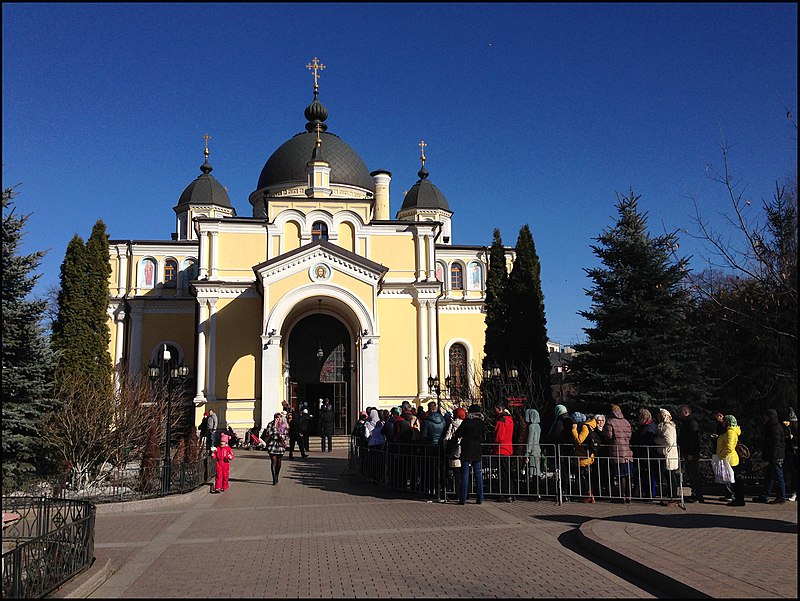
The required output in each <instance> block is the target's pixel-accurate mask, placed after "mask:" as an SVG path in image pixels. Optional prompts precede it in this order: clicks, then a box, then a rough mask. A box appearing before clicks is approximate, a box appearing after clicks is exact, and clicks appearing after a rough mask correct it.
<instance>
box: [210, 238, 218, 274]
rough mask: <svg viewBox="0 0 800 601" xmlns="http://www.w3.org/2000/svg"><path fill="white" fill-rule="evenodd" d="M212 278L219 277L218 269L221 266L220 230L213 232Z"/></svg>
mask: <svg viewBox="0 0 800 601" xmlns="http://www.w3.org/2000/svg"><path fill="white" fill-rule="evenodd" d="M209 263H210V264H211V279H212V280H216V279H217V269H218V268H219V232H211V257H210V261H209Z"/></svg>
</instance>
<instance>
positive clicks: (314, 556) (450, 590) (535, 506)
mask: <svg viewBox="0 0 800 601" xmlns="http://www.w3.org/2000/svg"><path fill="white" fill-rule="evenodd" d="M345 458H346V453H345V452H344V451H339V450H334V452H333V453H330V454H327V453H326V454H325V455H324V456H323V455H321V454H314V453H312V454H311V456H310V457H309V458H308V459H295V460H294V461H288V460H285V461H284V463H283V466H284V467H283V470H282V472H281V481H280V482H279V484H278V485H277V486H273V485H272V484H271V478H270V477H269V459H268V457H267V455H266V454H263V453H257V452H243V451H240V452H239V453H237V458H236V460H235V461H234V462H233V464H232V473H231V488H230V490H229V491H228V492H226V493H224V494H221V495H202V494H200V495H195V496H193V497H192V498H191V499H190V500H187V501H186V502H183V501H182V502H180V503H179V504H174V505H167V506H160V507H155V508H153V509H152V510H148V509H141V510H136V511H128V512H125V513H116V514H114V513H103V514H101V515H98V516H97V524H96V532H97V533H96V541H97V545H96V547H97V551H96V556H97V557H98V560H99V559H101V558H102V559H103V560H104V561H105V562H108V561H110V562H111V564H112V569H113V574H112V575H111V577H110V578H108V580H107V581H106V582H104V583H102V584H101V585H100V586H99V587H98V588H97V589H96V590H95V591H94V592H93V593H92V595H91V596H92V597H95V598H100V597H143V598H144V597H179V598H185V597H202V598H205V597H207V596H208V594H209V591H226V596H231V595H233V596H234V597H288V598H356V597H379V598H398V597H411V598H463V597H471V598H523V597H524V598H531V597H565V598H566V597H569V598H573V597H575V596H579V597H593V598H618V597H624V598H631V597H650V596H652V595H650V594H649V593H648V592H647V591H645V590H642V589H640V588H638V587H637V586H635V584H632V582H635V580H630V581H629V580H628V579H623V578H621V577H620V576H618V575H617V573H614V572H610V571H608V570H607V569H605V568H604V567H602V566H601V565H599V564H598V563H594V562H593V561H591V558H590V557H587V556H584V555H581V554H578V553H575V552H573V551H572V550H570V549H569V548H567V547H566V546H564V545H563V544H562V543H561V542H560V541H559V537H560V536H561V535H562V534H566V533H569V532H575V531H576V528H577V527H578V526H580V525H581V524H584V523H589V522H590V521H592V520H595V521H597V520H602V521H603V523H604V524H612V526H613V528H615V530H614V532H615V533H619V534H614V536H615V537H617V538H619V537H621V538H620V540H622V541H623V543H624V542H627V543H629V544H630V546H631V548H632V549H634V551H637V552H640V550H641V548H642V545H647V544H649V541H650V540H651V539H652V537H653V535H654V533H658V534H660V535H662V539H661V540H662V543H661V544H662V545H663V546H665V547H666V550H660V551H659V552H660V553H661V552H664V553H666V552H671V551H674V550H679V551H680V553H679V555H680V556H681V557H683V558H687V557H688V558H689V559H691V558H692V557H694V555H693V554H692V551H693V549H696V550H697V553H702V554H706V555H708V554H711V553H713V552H714V550H715V549H716V548H717V547H716V544H715V542H714V541H717V543H718V544H726V543H727V544H729V545H731V546H732V545H733V544H734V541H736V540H737V538H736V537H737V536H739V535H740V534H741V532H740V530H735V529H733V528H731V527H726V526H724V525H723V524H722V523H714V524H711V525H710V526H709V527H705V526H704V525H703V524H702V523H699V522H695V523H691V524H689V523H687V525H686V526H685V527H676V526H675V524H673V525H671V526H670V525H663V524H659V523H658V520H674V519H675V512H676V510H675V509H673V508H661V507H654V506H650V505H636V504H632V505H612V504H609V503H597V504H595V505H583V504H579V503H568V504H564V505H563V506H557V505H554V504H553V503H552V501H548V500H542V501H538V502H533V501H522V500H521V501H518V502H517V503H512V504H506V503H494V502H492V501H490V500H487V502H485V503H484V504H483V505H481V506H477V505H474V504H468V505H467V506H459V505H457V504H454V503H447V504H442V503H426V502H424V500H422V499H420V498H417V497H413V496H410V495H408V494H405V493H397V492H394V491H389V490H386V489H383V488H381V487H378V486H376V485H373V484H371V483H368V482H365V481H363V480H362V479H361V478H359V477H357V476H356V477H353V476H349V475H347V474H346V472H347V470H346V461H345ZM788 505H789V504H787V505H786V506H781V507H779V508H773V507H767V506H762V507H763V509H770V510H773V509H778V510H784V508H787V509H789V507H788ZM695 507H700V506H697V505H695V506H690V510H689V511H688V512H682V515H683V517H686V516H688V515H690V514H693V513H696V511H697V510H695ZM725 509H729V508H725ZM744 509H746V510H748V513H749V510H750V509H751V506H747V507H746V508H744ZM678 511H679V510H678ZM699 511H700V512H701V513H702V512H708V511H709V510H708V505H706V506H702V508H701V509H700V510H699ZM753 511H760V510H759V509H754V510H753ZM773 513H775V514H776V512H773ZM784 513H785V514H787V515H788V514H789V513H791V512H790V511H784ZM770 515H772V513H771V514H770ZM641 516H644V517H643V518H642V517H641ZM701 517H703V516H702V515H701ZM706 517H707V516H706ZM707 519H708V518H707ZM713 519H716V520H720V519H721V518H720V517H719V516H718V517H716V518H713ZM773 522H774V521H773ZM773 522H769V525H771V526H772V529H773V530H775V529H778V526H776V525H775V523H773ZM787 523H789V524H791V520H789V522H787ZM793 523H794V534H793V535H790V536H793V537H794V539H795V542H796V523H797V521H796V516H795V518H794V522H793ZM765 524H767V522H764V523H763V524H762V525H765ZM758 525H759V522H757V521H753V522H752V523H749V526H750V527H751V528H752V529H751V530H748V531H747V533H746V534H745V536H744V539H745V540H746V541H747V544H749V545H751V548H752V549H754V550H756V549H757V550H758V553H761V554H765V553H766V552H767V550H769V549H770V547H774V546H775V545H778V546H780V545H783V544H784V543H783V540H784V538H786V536H787V533H785V532H783V531H780V532H767V533H766V534H767V535H768V536H765V537H760V536H759V535H760V534H764V533H762V532H761V531H760V530H758V528H757V526H758ZM773 535H774V536H773ZM618 546H620V547H622V546H624V544H622V543H620V544H618ZM781 548H782V547H781ZM722 557H723V561H728V562H732V565H735V562H734V560H735V553H730V552H727V551H726V552H725V553H724V555H723V556H722ZM788 557H789V558H790V559H791V557H792V556H791V554H790V553H789V554H788ZM793 557H794V562H795V570H796V549H795V551H794V556H793ZM702 561H705V560H701V562H702ZM675 563H676V565H678V562H675ZM99 564H100V561H97V562H96V563H95V566H98V565H99ZM95 569H96V568H95V567H94V566H93V568H92V569H90V570H88V571H87V572H86V573H84V574H83V575H81V576H79V577H78V578H76V579H75V581H76V582H72V583H70V584H69V585H67V586H66V587H63V589H62V590H61V591H59V592H58V595H59V596H68V595H69V591H70V589H72V590H75V589H76V588H77V586H79V584H80V581H82V580H86V579H88V578H91V577H92V574H91V572H92V571H93V570H95ZM729 571H730V572H734V571H735V568H731V570H729ZM720 573H721V575H722V576H723V577H728V576H729V575H730V574H728V572H720ZM764 573H765V574H769V572H768V571H766V570H765V572H764ZM569 574H579V575H580V578H581V580H585V581H589V582H592V583H593V584H592V587H576V586H575V584H574V579H571V578H565V575H569ZM498 575H500V576H498ZM793 578H794V579H793V582H794V589H795V592H796V572H795V574H794V577H793ZM763 580H768V578H764V579H763ZM786 580H787V585H786V587H787V588H790V587H791V583H792V578H791V577H790V575H786ZM760 582H761V579H755V580H753V581H752V586H762V585H761V584H759V583H760ZM764 590H767V589H764ZM765 594H766V593H765ZM724 596H729V595H724Z"/></svg>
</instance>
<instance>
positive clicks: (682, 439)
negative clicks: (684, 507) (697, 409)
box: [678, 405, 705, 503]
mask: <svg viewBox="0 0 800 601" xmlns="http://www.w3.org/2000/svg"><path fill="white" fill-rule="evenodd" d="M678 415H679V416H680V424H679V425H680V430H679V431H678V448H679V449H680V451H681V459H683V461H684V462H685V463H684V465H685V466H686V477H687V478H688V479H689V482H691V485H692V496H690V497H686V498H685V499H684V501H686V502H687V503H705V499H704V498H703V489H702V482H701V480H700V424H698V423H697V420H696V419H695V417H694V416H693V415H692V408H691V407H689V405H681V406H680V407H679V408H678Z"/></svg>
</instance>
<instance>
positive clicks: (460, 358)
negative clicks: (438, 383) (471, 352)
mask: <svg viewBox="0 0 800 601" xmlns="http://www.w3.org/2000/svg"><path fill="white" fill-rule="evenodd" d="M449 359H450V395H451V396H452V397H453V398H457V399H466V398H468V397H469V386H468V381H467V349H466V348H465V347H464V345H463V344H454V345H453V346H451V347H450V357H449Z"/></svg>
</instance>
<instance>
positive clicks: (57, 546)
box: [2, 497, 95, 599]
mask: <svg viewBox="0 0 800 601" xmlns="http://www.w3.org/2000/svg"><path fill="white" fill-rule="evenodd" d="M3 512H4V513H5V512H11V513H15V514H17V515H19V518H18V519H17V520H16V521H14V522H12V523H10V524H9V525H7V526H4V528H3V564H2V573H3V585H2V592H3V598H4V599H8V598H16V599H22V598H27V599H32V598H40V597H44V596H45V595H47V594H48V593H50V592H51V591H53V590H55V589H56V588H58V587H59V586H61V585H62V584H63V583H64V582H66V581H67V580H69V579H70V578H72V577H73V576H75V575H76V574H78V573H80V572H82V571H83V570H85V569H86V568H88V567H89V566H90V565H91V563H92V559H93V558H94V525H95V506H94V505H93V504H92V503H89V502H87V501H78V500H67V499H48V498H44V497H3Z"/></svg>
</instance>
